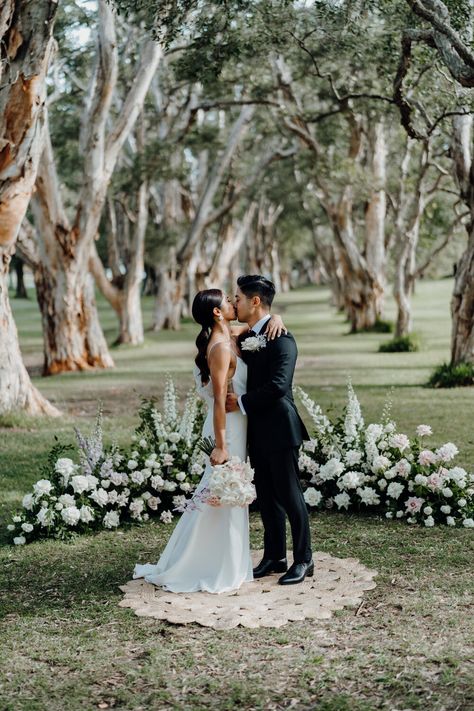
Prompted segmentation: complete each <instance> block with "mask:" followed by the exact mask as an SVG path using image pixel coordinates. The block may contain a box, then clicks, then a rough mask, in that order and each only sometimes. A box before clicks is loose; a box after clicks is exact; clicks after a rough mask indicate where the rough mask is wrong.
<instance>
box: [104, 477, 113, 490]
mask: <svg viewBox="0 0 474 711" xmlns="http://www.w3.org/2000/svg"><path fill="white" fill-rule="evenodd" d="M111 483H112V482H111V481H110V479H102V481H101V486H102V488H103V489H108V488H109V486H110V484H111Z"/></svg>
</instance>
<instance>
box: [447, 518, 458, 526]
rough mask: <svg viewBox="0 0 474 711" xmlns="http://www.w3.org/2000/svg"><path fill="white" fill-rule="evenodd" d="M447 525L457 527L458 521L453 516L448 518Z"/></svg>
mask: <svg viewBox="0 0 474 711" xmlns="http://www.w3.org/2000/svg"><path fill="white" fill-rule="evenodd" d="M446 524H447V525H448V526H455V525H456V520H455V519H454V518H453V517H452V516H446Z"/></svg>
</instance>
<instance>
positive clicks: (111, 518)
mask: <svg viewBox="0 0 474 711" xmlns="http://www.w3.org/2000/svg"><path fill="white" fill-rule="evenodd" d="M102 523H103V524H104V527H105V528H117V526H118V525H119V524H120V516H119V514H118V512H117V511H108V512H107V513H106V514H105V516H104V518H103V519H102Z"/></svg>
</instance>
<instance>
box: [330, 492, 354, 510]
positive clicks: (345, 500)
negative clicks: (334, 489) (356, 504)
mask: <svg viewBox="0 0 474 711" xmlns="http://www.w3.org/2000/svg"><path fill="white" fill-rule="evenodd" d="M334 503H335V504H336V506H337V508H338V509H347V508H348V507H349V504H350V503H351V497H350V496H349V494H348V493H347V492H346V491H343V492H341V493H340V494H338V495H337V496H335V497H334Z"/></svg>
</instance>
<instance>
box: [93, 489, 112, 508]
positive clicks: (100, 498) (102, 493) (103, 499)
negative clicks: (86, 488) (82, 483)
mask: <svg viewBox="0 0 474 711" xmlns="http://www.w3.org/2000/svg"><path fill="white" fill-rule="evenodd" d="M89 498H91V499H92V501H95V503H96V504H98V505H99V506H105V505H106V504H107V503H108V501H109V495H108V493H107V492H106V490H105V489H102V488H101V489H95V490H94V491H93V492H92V494H90V495H89Z"/></svg>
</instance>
